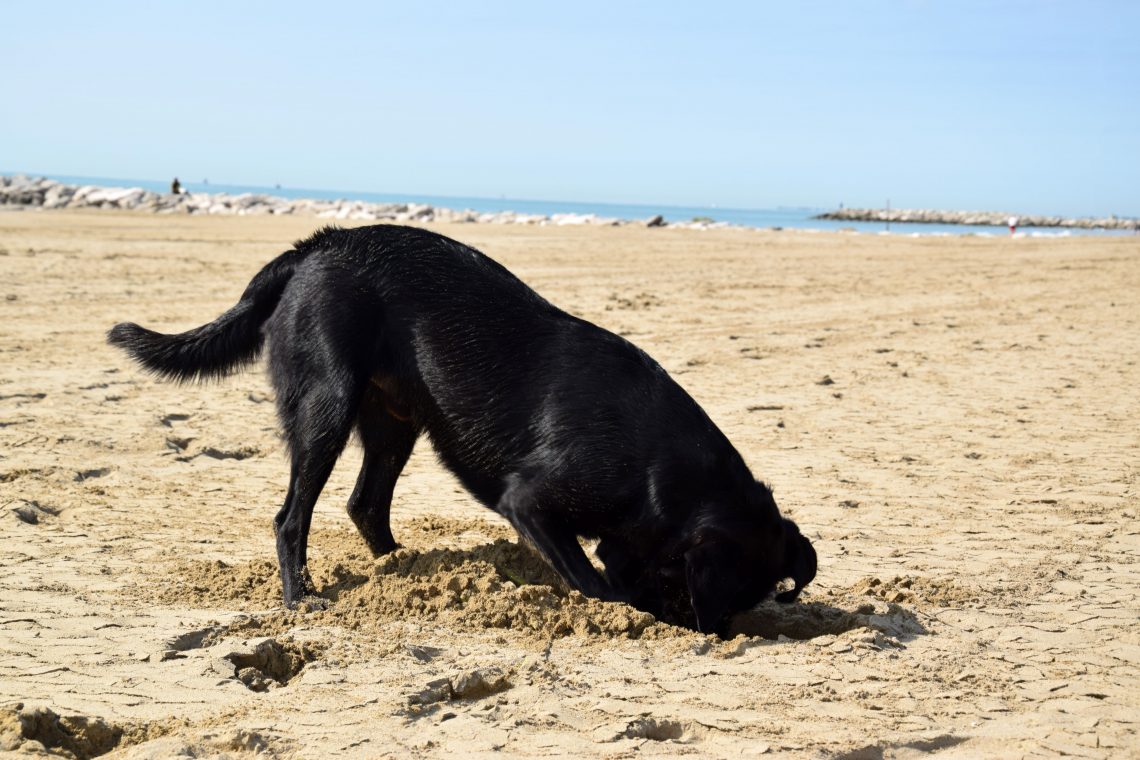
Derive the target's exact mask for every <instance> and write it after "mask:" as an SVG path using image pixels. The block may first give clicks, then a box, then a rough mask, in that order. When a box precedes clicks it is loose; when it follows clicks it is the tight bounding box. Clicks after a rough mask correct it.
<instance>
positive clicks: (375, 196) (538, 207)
mask: <svg viewBox="0 0 1140 760" xmlns="http://www.w3.org/2000/svg"><path fill="white" fill-rule="evenodd" d="M45 176H47V177H48V178H50V179H54V180H56V181H58V182H64V183H67V184H74V185H99V186H103V187H141V188H143V189H145V190H152V191H155V192H169V191H170V183H169V182H168V181H167V182H162V181H155V180H135V179H118V178H114V177H73V176H68V175H62V174H48V175H45ZM182 187H183V189H184V190H186V191H189V192H205V193H229V194H231V195H238V194H240V193H257V194H264V195H274V196H277V197H280V198H289V199H294V198H314V199H320V200H342V199H343V200H359V201H367V202H370V203H426V204H429V205H432V206H436V207H439V208H450V209H455V210H464V209H470V210H472V211H477V212H480V213H494V212H500V211H514V212H516V213H520V214H543V215H546V216H550V215H553V214H596V215H597V216H600V217H609V218H616V219H649V218H651V217H654V216H656V215H658V214H660V215H662V216H663V217H665V220H666V221H669V222H689V221H693V220H694V219H712V220H713V221H716V222H727V223H728V224H732V225H738V226H741V227H755V228H758V229H772V228H782V229H800V230H855V231H857V232H863V233H884V232H889V233H890V234H895V235H1008V234H1009V233H1008V232H1007V231H1006V229H1005V228H1004V227H991V226H983V225H962V224H898V223H892V224H890V225H889V230H888V229H887V227H888V225H886V224H883V223H882V222H833V221H828V220H824V219H812V217H813V216H815V215H816V214H820V213H823V212H824V211H827V210H829V209H822V208H801V207H796V208H774V209H741V208H721V207H717V206H668V205H648V204H629V203H586V202H582V201H540V200H523V199H518V198H467V197H457V196H446V195H413V194H400V193H369V192H359V191H351V192H346V191H338V190H313V189H304V188H289V187H256V186H249V185H222V184H214V183H212V182H211V183H206V182H183V183H182ZM1018 229H1019V231H1022V232H1025V233H1026V234H1028V235H1041V236H1052V237H1064V236H1068V235H1122V234H1124V235H1131V234H1135V233H1133V232H1129V231H1126V230H1082V229H1057V228H1049V227H1040V228H1034V227H1019V228H1018Z"/></svg>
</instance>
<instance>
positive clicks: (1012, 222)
mask: <svg viewBox="0 0 1140 760" xmlns="http://www.w3.org/2000/svg"><path fill="white" fill-rule="evenodd" d="M1015 232H1017V217H1016V216H1011V217H1010V218H1009V234H1010V235H1012V234H1013V233H1015Z"/></svg>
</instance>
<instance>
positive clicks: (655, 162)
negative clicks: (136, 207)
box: [0, 0, 1140, 215]
mask: <svg viewBox="0 0 1140 760" xmlns="http://www.w3.org/2000/svg"><path fill="white" fill-rule="evenodd" d="M3 16H4V27H5V31H4V32H3V39H4V49H5V60H6V64H7V65H6V72H5V74H4V79H3V88H2V90H0V93H2V94H0V170H7V171H16V170H19V171H27V172H33V173H35V172H40V173H49V174H69V175H85V176H105V177H125V178H140V179H165V178H168V177H171V176H174V175H179V176H180V177H182V178H183V179H191V180H197V179H200V178H203V177H208V178H210V180H211V181H212V182H215V183H231V184H250V185H273V184H275V183H281V184H282V185H286V186H289V187H308V188H321V189H334V190H369V191H376V192H397V193H398V192H407V193H421V194H434V195H461V196H484V197H497V196H506V197H509V198H537V199H548V200H583V201H610V202H627V203H639V202H641V203H662V204H680V205H719V206H730V207H743V208H769V207H774V206H778V205H787V206H801V205H802V206H815V207H830V206H834V205H837V204H839V203H845V204H846V205H849V206H856V205H873V206H880V205H882V204H883V202H884V201H885V199H886V198H890V199H891V203H892V205H894V206H896V207H941V208H993V209H1005V210H1011V211H1017V212H1021V213H1065V214H1110V213H1116V214H1122V215H1140V182H1138V178H1140V96H1138V95H1137V93H1140V32H1138V31H1137V30H1138V29H1140V3H1133V2H1126V1H1125V0H1120V1H1119V2H1077V1H1076V0H1073V1H1072V2H1051V1H1050V0H1036V1H1033V2H1029V1H1025V2H1021V1H1012V0H1011V1H1009V2H1001V1H1000V0H995V1H992V2H934V1H933V0H931V1H930V2H918V1H917V0H916V1H913V2H902V1H901V0H900V1H898V2H886V1H885V0H884V1H882V2H869V1H864V0H852V1H851V2H838V1H837V2H783V3H766V2H751V3H712V4H698V3H693V2H686V3H667V2H658V3H618V2H608V3H605V2H603V3H593V2H575V3H558V4H555V3H541V2H533V1H532V2H519V3H500V2H480V3H471V4H463V3H430V2H420V3H408V2H400V3H384V2H370V3H365V2H360V3H336V2H329V3H325V4H317V3H312V2H306V3H290V2H273V3H258V2H227V3H214V2H205V1H202V0H199V1H198V2H192V3H166V2H148V3H128V2H114V1H113V0H109V1H105V2H99V3H87V2H82V3H80V2H54V3H11V4H5V8H4V12H3Z"/></svg>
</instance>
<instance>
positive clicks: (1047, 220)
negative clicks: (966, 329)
mask: <svg viewBox="0 0 1140 760" xmlns="http://www.w3.org/2000/svg"><path fill="white" fill-rule="evenodd" d="M1010 217H1017V226H1018V227H1064V228H1069V229H1082V230H1094V229H1104V230H1138V229H1140V219H1127V218H1121V217H1117V216H1107V217H1098V218H1092V217H1083V218H1079V219H1074V218H1066V217H1061V216H1034V215H1025V214H1010V213H1002V212H997V211H938V210H934V209H901V208H900V209H881V208H880V209H874V208H841V209H838V210H837V211H828V212H827V213H824V214H819V215H817V216H813V217H812V218H813V219H826V220H828V221H833V222H884V223H886V222H891V223H898V224H971V225H981V226H992V227H1005V226H1006V225H1008V224H1009V219H1010Z"/></svg>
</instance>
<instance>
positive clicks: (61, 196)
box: [0, 175, 731, 229]
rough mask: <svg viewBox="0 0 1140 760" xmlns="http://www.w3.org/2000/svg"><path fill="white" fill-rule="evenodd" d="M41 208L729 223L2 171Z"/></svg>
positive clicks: (16, 200) (5, 197) (11, 187)
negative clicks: (207, 189) (185, 187)
mask: <svg viewBox="0 0 1140 760" xmlns="http://www.w3.org/2000/svg"><path fill="white" fill-rule="evenodd" d="M5 205H6V206H21V207H34V208H44V209H63V208H81V209H91V208H102V209H119V210H125V211H147V212H152V213H156V214H235V215H252V214H275V215H305V216H315V217H317V218H320V219H329V220H334V221H335V220H345V219H348V220H353V221H383V222H402V223H404V222H471V223H482V224H535V225H575V224H590V225H604V226H614V227H618V226H623V225H641V226H648V227H683V228H689V229H710V228H719V227H728V226H731V225H729V224H727V223H725V222H708V221H692V222H666V221H665V220H664V218H663V217H661V216H660V215H658V216H654V217H652V218H650V219H642V220H630V219H615V218H611V217H602V216H597V215H596V214H550V215H545V214H522V213H516V212H514V211H496V212H479V211H472V210H470V209H464V210H454V209H447V208H440V207H438V206H430V205H427V204H424V203H369V202H367V201H359V200H335V201H330V200H315V199H311V198H304V199H288V198H279V197H276V196H273V195H263V194H259V193H242V194H240V195H230V194H227V193H186V192H184V193H179V194H177V195H175V194H174V193H156V192H153V191H151V190H144V189H142V188H141V187H96V186H94V185H67V184H64V183H62V182H56V181H55V180H51V179H47V178H45V177H27V176H24V175H14V176H2V175H0V206H5Z"/></svg>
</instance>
